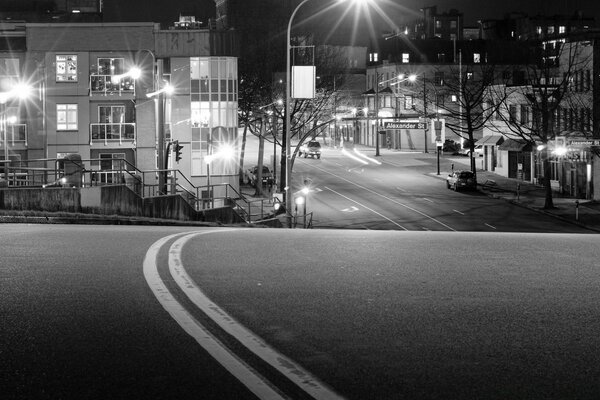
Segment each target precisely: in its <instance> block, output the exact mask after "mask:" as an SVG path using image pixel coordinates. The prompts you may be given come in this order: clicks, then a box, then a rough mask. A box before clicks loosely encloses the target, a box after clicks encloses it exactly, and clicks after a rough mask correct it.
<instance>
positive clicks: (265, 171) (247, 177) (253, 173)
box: [244, 165, 274, 186]
mask: <svg viewBox="0 0 600 400" xmlns="http://www.w3.org/2000/svg"><path fill="white" fill-rule="evenodd" d="M257 180H258V165H255V166H254V167H251V168H248V169H247V170H246V171H245V172H244V182H245V183H247V184H249V185H252V186H256V181H257ZM273 182H274V180H273V173H272V172H271V170H270V169H269V167H267V166H266V165H263V167H262V183H263V185H269V184H271V185H272V184H273Z"/></svg>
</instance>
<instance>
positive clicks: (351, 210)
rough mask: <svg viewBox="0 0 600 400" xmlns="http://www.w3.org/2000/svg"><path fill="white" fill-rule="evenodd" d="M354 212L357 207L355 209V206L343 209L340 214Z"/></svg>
mask: <svg viewBox="0 0 600 400" xmlns="http://www.w3.org/2000/svg"><path fill="white" fill-rule="evenodd" d="M356 211H358V207H355V206H350V207H348V208H344V209H343V210H342V212H356Z"/></svg>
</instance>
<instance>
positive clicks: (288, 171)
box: [281, 0, 368, 228]
mask: <svg viewBox="0 0 600 400" xmlns="http://www.w3.org/2000/svg"><path fill="white" fill-rule="evenodd" d="M308 1H310V0H302V1H301V2H300V3H299V4H298V5H297V6H296V8H295V9H294V11H293V12H292V15H291V16H290V19H289V21H288V26H287V35H286V42H285V45H286V46H285V47H286V52H285V135H284V138H285V187H284V188H283V190H284V196H285V209H286V213H287V220H288V227H289V228H291V227H292V218H291V214H290V211H291V209H292V197H291V196H290V188H291V182H290V178H291V164H292V163H291V159H292V158H291V144H290V139H291V135H290V133H291V127H290V124H291V116H290V108H291V107H290V106H291V93H290V88H291V82H290V70H291V54H290V53H291V51H292V44H291V41H292V23H293V21H294V17H295V16H296V14H297V13H298V10H299V9H300V7H302V6H303V5H304V4H306V3H307V2H308ZM338 1H340V2H345V1H346V0H338ZM355 1H357V0H355ZM362 1H368V0H362ZM281 157H282V158H283V157H284V155H283V154H282V155H281Z"/></svg>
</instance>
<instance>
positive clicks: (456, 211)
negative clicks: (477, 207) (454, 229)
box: [452, 210, 465, 215]
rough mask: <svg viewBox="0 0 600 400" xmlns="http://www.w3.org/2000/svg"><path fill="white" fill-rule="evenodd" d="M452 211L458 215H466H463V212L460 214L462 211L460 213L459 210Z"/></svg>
mask: <svg viewBox="0 0 600 400" xmlns="http://www.w3.org/2000/svg"><path fill="white" fill-rule="evenodd" d="M452 211H454V212H455V213H458V214H460V215H465V213H462V212H460V211H458V210H452Z"/></svg>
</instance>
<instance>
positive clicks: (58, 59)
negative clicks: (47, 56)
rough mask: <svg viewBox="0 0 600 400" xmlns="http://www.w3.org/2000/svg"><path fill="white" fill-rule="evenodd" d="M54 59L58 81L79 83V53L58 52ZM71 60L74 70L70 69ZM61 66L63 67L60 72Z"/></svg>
mask: <svg viewBox="0 0 600 400" xmlns="http://www.w3.org/2000/svg"><path fill="white" fill-rule="evenodd" d="M54 61H55V65H56V70H55V76H54V78H55V81H56V83H77V82H78V81H79V79H78V70H79V67H78V65H77V54H56V56H55V58H54ZM69 62H71V67H74V72H73V71H72V70H71V71H70V70H69ZM59 68H62V69H61V70H60V72H59ZM61 77H63V78H61Z"/></svg>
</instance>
